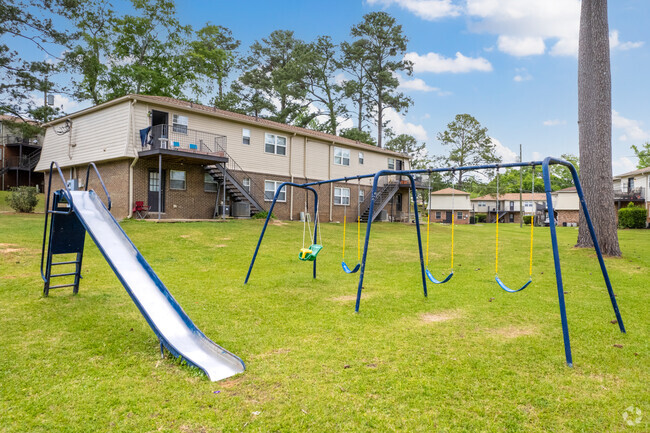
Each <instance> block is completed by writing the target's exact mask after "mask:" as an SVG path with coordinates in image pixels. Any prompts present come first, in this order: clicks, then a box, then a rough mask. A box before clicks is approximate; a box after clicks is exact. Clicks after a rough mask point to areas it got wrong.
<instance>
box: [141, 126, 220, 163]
mask: <svg viewBox="0 0 650 433" xmlns="http://www.w3.org/2000/svg"><path fill="white" fill-rule="evenodd" d="M226 138H227V137H226V136H225V135H220V134H213V133H210V132H205V131H197V130H194V129H188V128H184V127H179V126H176V127H170V125H155V126H153V127H151V130H150V131H149V133H148V134H147V136H146V139H145V141H144V143H143V144H142V148H141V150H140V152H139V153H140V156H142V157H146V156H151V155H159V154H160V155H166V156H167V157H171V158H173V159H176V158H178V159H181V158H189V159H194V160H197V162H200V163H211V164H214V163H219V162H225V161H227V159H226V144H227V141H226Z"/></svg>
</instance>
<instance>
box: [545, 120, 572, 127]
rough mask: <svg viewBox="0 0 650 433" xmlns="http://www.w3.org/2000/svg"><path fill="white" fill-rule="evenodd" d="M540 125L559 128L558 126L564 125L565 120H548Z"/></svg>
mask: <svg viewBox="0 0 650 433" xmlns="http://www.w3.org/2000/svg"><path fill="white" fill-rule="evenodd" d="M542 123H543V124H544V126H559V125H566V120H560V119H549V120H545V121H544V122H542Z"/></svg>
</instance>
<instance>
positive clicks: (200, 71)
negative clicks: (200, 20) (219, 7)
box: [189, 24, 241, 106]
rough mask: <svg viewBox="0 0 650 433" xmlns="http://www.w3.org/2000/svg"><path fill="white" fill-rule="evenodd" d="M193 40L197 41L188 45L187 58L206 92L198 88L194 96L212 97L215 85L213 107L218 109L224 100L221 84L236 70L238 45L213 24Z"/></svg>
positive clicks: (203, 29) (197, 33) (226, 29)
mask: <svg viewBox="0 0 650 433" xmlns="http://www.w3.org/2000/svg"><path fill="white" fill-rule="evenodd" d="M196 36H197V39H196V40H194V41H191V42H190V44H189V45H190V49H189V56H190V58H191V64H192V66H193V67H194V72H195V73H196V74H197V76H198V77H202V78H204V79H205V80H206V81H207V88H204V87H202V86H200V85H198V86H195V92H196V93H197V94H206V93H211V92H212V91H213V90H214V87H215V86H214V82H216V87H217V94H216V96H215V97H214V99H213V100H212V103H213V105H215V106H216V105H220V104H221V101H223V100H224V97H225V95H224V90H223V88H224V83H225V81H226V79H227V78H228V75H229V74H230V72H231V71H232V70H233V68H234V67H235V63H236V60H237V56H236V54H235V50H236V49H237V48H238V47H239V44H240V43H241V42H240V41H238V40H237V39H235V38H233V37H232V32H231V31H230V29H228V28H226V27H222V26H217V25H213V24H206V25H205V26H204V27H203V28H201V29H200V30H199V31H197V32H196Z"/></svg>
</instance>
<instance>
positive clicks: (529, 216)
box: [524, 215, 533, 225]
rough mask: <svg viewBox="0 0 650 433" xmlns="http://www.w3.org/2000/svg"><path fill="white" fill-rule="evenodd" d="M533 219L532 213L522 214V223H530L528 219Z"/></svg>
mask: <svg viewBox="0 0 650 433" xmlns="http://www.w3.org/2000/svg"><path fill="white" fill-rule="evenodd" d="M531 219H533V216H532V215H524V224H526V225H528V224H530V220H531Z"/></svg>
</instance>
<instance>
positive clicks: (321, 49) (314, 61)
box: [304, 36, 347, 135]
mask: <svg viewBox="0 0 650 433" xmlns="http://www.w3.org/2000/svg"><path fill="white" fill-rule="evenodd" d="M307 55H308V58H307V59H306V62H307V64H308V65H309V67H307V68H306V69H305V78H304V80H305V84H306V88H307V97H308V99H309V100H310V101H311V102H312V103H313V104H314V105H315V106H317V107H318V108H319V115H324V116H326V118H327V120H326V121H325V122H324V124H323V125H322V129H323V130H324V131H325V132H327V133H329V134H332V135H336V130H337V129H338V124H339V118H340V117H343V118H345V119H346V118H347V117H345V116H346V115H347V108H346V106H345V104H344V103H343V96H344V95H343V90H342V88H341V86H339V85H338V84H336V81H335V78H334V77H335V75H336V72H337V71H338V65H339V64H340V62H339V59H338V53H337V47H336V45H334V44H333V43H332V38H330V37H329V36H319V37H318V39H317V40H316V41H315V42H312V43H311V44H309V47H308V54H307Z"/></svg>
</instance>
